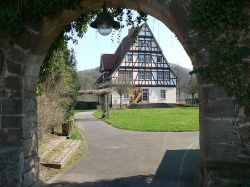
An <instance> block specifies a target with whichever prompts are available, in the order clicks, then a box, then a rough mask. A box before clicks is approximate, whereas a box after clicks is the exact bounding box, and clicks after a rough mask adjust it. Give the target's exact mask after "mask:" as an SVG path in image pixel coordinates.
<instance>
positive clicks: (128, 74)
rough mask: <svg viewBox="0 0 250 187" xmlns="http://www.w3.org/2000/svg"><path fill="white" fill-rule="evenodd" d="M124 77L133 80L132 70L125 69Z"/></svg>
mask: <svg viewBox="0 0 250 187" xmlns="http://www.w3.org/2000/svg"><path fill="white" fill-rule="evenodd" d="M126 79H127V80H133V71H132V70H129V71H127V73H126Z"/></svg>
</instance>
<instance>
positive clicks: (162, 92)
mask: <svg viewBox="0 0 250 187" xmlns="http://www.w3.org/2000/svg"><path fill="white" fill-rule="evenodd" d="M161 99H166V90H161Z"/></svg>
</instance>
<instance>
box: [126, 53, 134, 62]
mask: <svg viewBox="0 0 250 187" xmlns="http://www.w3.org/2000/svg"><path fill="white" fill-rule="evenodd" d="M127 60H128V62H133V56H132V55H131V54H128V55H127Z"/></svg>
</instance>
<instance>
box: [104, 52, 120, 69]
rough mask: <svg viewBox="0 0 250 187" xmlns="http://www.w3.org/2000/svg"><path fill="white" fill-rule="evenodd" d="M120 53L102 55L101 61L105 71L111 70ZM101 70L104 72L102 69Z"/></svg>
mask: <svg viewBox="0 0 250 187" xmlns="http://www.w3.org/2000/svg"><path fill="white" fill-rule="evenodd" d="M118 57H119V56H118V55H116V54H104V55H102V56H101V63H102V64H103V68H104V71H111V70H112V69H113V68H114V66H115V64H116V61H117V59H118ZM101 72H103V71H102V70H101Z"/></svg>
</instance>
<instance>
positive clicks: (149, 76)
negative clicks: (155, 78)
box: [145, 71, 152, 80]
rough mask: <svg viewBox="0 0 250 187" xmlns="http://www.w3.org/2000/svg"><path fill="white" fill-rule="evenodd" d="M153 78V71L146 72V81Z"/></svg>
mask: <svg viewBox="0 0 250 187" xmlns="http://www.w3.org/2000/svg"><path fill="white" fill-rule="evenodd" d="M151 78H152V73H151V71H146V72H145V79H147V80H151Z"/></svg>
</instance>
